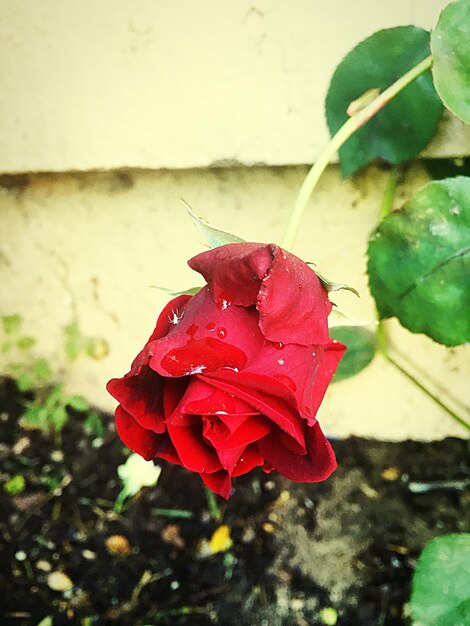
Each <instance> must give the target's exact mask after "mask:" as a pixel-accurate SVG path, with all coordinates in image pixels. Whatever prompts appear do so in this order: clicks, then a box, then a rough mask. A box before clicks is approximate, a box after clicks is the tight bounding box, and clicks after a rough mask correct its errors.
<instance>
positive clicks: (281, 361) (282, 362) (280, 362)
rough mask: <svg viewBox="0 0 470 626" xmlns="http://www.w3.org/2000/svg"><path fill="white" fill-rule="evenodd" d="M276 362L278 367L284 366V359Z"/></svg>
mask: <svg viewBox="0 0 470 626" xmlns="http://www.w3.org/2000/svg"><path fill="white" fill-rule="evenodd" d="M277 362H278V363H279V365H284V363H285V361H284V359H278V360H277Z"/></svg>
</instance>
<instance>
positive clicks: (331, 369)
mask: <svg viewBox="0 0 470 626" xmlns="http://www.w3.org/2000/svg"><path fill="white" fill-rule="evenodd" d="M345 352H346V346H345V345H343V344H342V343H340V342H339V341H336V340H330V342H329V343H328V344H327V346H326V347H325V352H324V353H323V359H322V360H321V363H320V369H319V370H318V372H317V375H316V378H315V385H314V387H313V394H312V411H311V415H312V416H315V414H316V413H317V411H318V409H319V407H320V404H321V402H322V400H323V397H324V395H325V393H326V390H327V389H328V385H329V384H330V382H331V379H332V378H333V374H334V373H335V371H336V368H337V367H338V363H339V362H340V361H341V359H342V358H343V356H344V353H345ZM315 421H316V420H315V418H314V417H311V418H309V419H308V424H309V426H312V424H313V423H314V422H315Z"/></svg>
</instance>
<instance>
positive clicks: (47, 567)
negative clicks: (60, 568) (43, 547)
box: [36, 559, 52, 572]
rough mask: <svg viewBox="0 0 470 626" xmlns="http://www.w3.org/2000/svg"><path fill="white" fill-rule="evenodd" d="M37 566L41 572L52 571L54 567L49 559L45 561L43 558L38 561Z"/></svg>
mask: <svg viewBox="0 0 470 626" xmlns="http://www.w3.org/2000/svg"><path fill="white" fill-rule="evenodd" d="M36 567H37V568H38V570H40V571H41V572H50V571H51V569H52V565H51V564H50V563H49V561H44V560H42V559H41V560H40V561H37V563H36Z"/></svg>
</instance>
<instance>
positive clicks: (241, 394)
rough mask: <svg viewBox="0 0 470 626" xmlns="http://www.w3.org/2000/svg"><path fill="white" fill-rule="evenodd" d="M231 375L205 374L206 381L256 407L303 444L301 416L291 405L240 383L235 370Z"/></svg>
mask: <svg viewBox="0 0 470 626" xmlns="http://www.w3.org/2000/svg"><path fill="white" fill-rule="evenodd" d="M233 375H234V376H233V380H231V381H229V380H218V379H215V378H209V376H207V382H209V383H210V384H211V385H214V387H218V388H219V389H222V390H224V391H227V392H228V393H232V394H233V395H234V396H237V397H238V398H240V399H241V400H243V401H244V402H246V403H248V404H250V405H251V406H252V407H254V408H255V409H257V411H258V412H259V413H261V415H265V416H266V417H267V418H268V419H269V420H270V421H272V422H273V423H274V424H275V425H277V426H278V427H279V428H280V429H281V430H283V431H284V432H286V433H287V434H288V435H290V436H291V437H292V438H293V439H295V441H297V443H298V444H300V445H301V446H304V445H305V441H304V424H303V422H302V418H301V417H300V416H299V415H298V413H296V412H295V411H293V410H292V407H290V406H289V405H288V404H286V403H285V402H283V401H282V400H280V399H279V398H276V397H272V396H268V395H266V394H263V393H260V392H258V391H257V390H256V389H254V388H250V387H244V386H243V385H240V384H239V382H238V380H237V378H236V372H233ZM253 376H254V375H253ZM201 378H203V379H206V377H205V376H201Z"/></svg>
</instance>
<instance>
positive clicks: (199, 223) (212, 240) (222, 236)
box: [183, 200, 244, 248]
mask: <svg viewBox="0 0 470 626" xmlns="http://www.w3.org/2000/svg"><path fill="white" fill-rule="evenodd" d="M183 202H184V205H185V206H186V209H187V211H188V213H189V215H190V216H191V219H192V220H193V222H194V224H195V226H196V228H197V229H198V231H199V232H200V233H201V235H202V236H203V237H204V240H205V241H206V243H207V244H208V245H209V246H210V247H211V248H217V247H218V246H224V245H225V244H227V243H240V242H242V241H244V240H243V239H240V237H237V236H236V235H232V234H231V233H227V232H225V231H224V230H220V229H219V228H214V226H211V225H210V224H208V223H207V222H206V221H205V220H203V219H202V218H201V217H198V216H197V215H196V214H195V213H194V211H193V210H192V208H191V207H190V206H189V204H188V203H187V202H185V201H184V200H183Z"/></svg>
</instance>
